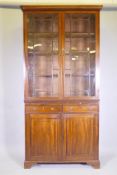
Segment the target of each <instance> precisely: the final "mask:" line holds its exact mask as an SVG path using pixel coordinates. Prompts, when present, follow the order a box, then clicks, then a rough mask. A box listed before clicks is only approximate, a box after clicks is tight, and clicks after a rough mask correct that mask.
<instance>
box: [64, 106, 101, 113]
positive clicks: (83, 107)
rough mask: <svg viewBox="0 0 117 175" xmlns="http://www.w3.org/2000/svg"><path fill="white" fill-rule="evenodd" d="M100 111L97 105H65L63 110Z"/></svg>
mask: <svg viewBox="0 0 117 175" xmlns="http://www.w3.org/2000/svg"><path fill="white" fill-rule="evenodd" d="M91 111H93V112H98V106H97V105H64V106H63V112H91Z"/></svg>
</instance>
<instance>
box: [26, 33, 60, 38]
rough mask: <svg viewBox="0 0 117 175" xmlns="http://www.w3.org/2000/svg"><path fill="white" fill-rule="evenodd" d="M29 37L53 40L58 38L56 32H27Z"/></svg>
mask: <svg viewBox="0 0 117 175" xmlns="http://www.w3.org/2000/svg"><path fill="white" fill-rule="evenodd" d="M28 36H29V37H34V36H36V37H39V38H55V37H58V33H57V32H29V33H28Z"/></svg>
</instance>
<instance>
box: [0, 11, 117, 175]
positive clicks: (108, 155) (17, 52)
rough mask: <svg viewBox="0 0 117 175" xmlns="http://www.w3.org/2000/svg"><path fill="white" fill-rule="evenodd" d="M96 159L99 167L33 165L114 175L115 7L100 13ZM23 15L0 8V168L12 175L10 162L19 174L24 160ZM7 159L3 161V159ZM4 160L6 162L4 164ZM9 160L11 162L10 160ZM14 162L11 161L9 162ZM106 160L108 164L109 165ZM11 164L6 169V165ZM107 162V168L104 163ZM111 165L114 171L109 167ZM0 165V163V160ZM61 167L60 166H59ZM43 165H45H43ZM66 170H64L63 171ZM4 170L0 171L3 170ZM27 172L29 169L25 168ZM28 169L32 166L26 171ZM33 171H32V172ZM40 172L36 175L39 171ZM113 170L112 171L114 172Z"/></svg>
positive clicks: (116, 139) (116, 138) (116, 134)
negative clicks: (98, 151) (98, 123)
mask: <svg viewBox="0 0 117 175" xmlns="http://www.w3.org/2000/svg"><path fill="white" fill-rule="evenodd" d="M100 19H101V21H100V43H101V47H100V158H101V159H102V169H101V170H99V171H94V170H92V168H91V167H90V168H89V169H87V168H84V167H83V168H84V169H83V170H82V167H80V169H77V166H75V165H73V166H69V168H68V166H67V165H64V166H58V165H54V166H52V165H48V166H47V167H48V168H47V167H46V170H47V172H46V171H45V169H43V166H42V168H39V169H38V167H36V169H38V171H39V172H41V173H43V174H46V173H47V174H49V173H50V174H54V173H55V174H56V168H58V170H60V171H58V172H59V174H60V173H62V172H64V171H65V173H67V174H70V173H71V172H73V171H74V174H75V172H76V173H81V174H87V172H89V174H90V171H89V170H91V174H101V175H102V174H104V175H105V173H104V170H105V169H106V170H105V171H107V172H110V173H109V175H115V174H116V172H117V168H116V165H117V160H116V163H114V162H113V163H112V162H111V161H112V159H113V160H114V157H115V155H116V153H117V10H116V9H115V10H112V9H111V10H102V11H101V16H100ZM23 66H24V65H23V14H22V11H21V10H20V9H18V8H17V9H15V8H14V9H12V8H11V9H10V8H0V152H1V155H2V154H3V153H5V154H6V155H8V156H6V157H7V158H4V159H2V158H1V156H0V158H1V159H2V160H1V162H3V163H4V165H3V166H2V168H0V174H1V175H2V174H4V175H5V172H6V173H8V174H10V173H11V172H12V173H11V174H12V175H13V172H14V168H13V166H14V164H15V165H16V166H15V167H16V169H18V170H19V172H20V171H21V172H20V174H21V173H22V174H23V173H24V174H25V171H26V172H27V171H28V170H25V171H24V170H23V161H24V97H23V95H24V93H23ZM6 160H7V161H6ZM7 162H8V163H7ZM11 162H12V163H11ZM13 162H14V163H13ZM109 162H110V164H109ZM8 164H10V165H11V167H9V168H10V169H8V172H7V168H6V167H7V165H8ZM108 164H109V165H110V168H108V167H106V165H108ZM111 164H112V166H113V165H115V168H116V171H114V169H113V168H111V167H112V166H111ZM0 166H1V163H0ZM61 167H62V169H61ZM44 168H45V167H44ZM67 170H68V171H67ZM1 172H2V173H1ZM3 172H4V173H3ZM28 172H29V171H28ZM30 172H32V169H31V170H30ZM34 173H36V172H34ZM41 173H40V174H41ZM114 173H115V174H114Z"/></svg>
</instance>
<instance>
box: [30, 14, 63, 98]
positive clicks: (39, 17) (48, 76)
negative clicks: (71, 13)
mask: <svg viewBox="0 0 117 175" xmlns="http://www.w3.org/2000/svg"><path fill="white" fill-rule="evenodd" d="M28 63H29V69H28V70H29V73H28V75H29V77H28V79H29V94H30V96H33V97H38V96H40V97H46V96H59V89H60V88H59V78H60V77H59V75H60V68H59V63H58V15H56V14H36V15H29V21H28Z"/></svg>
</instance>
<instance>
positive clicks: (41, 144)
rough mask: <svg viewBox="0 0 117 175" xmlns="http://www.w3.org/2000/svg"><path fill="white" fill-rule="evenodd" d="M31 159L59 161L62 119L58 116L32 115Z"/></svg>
mask: <svg viewBox="0 0 117 175" xmlns="http://www.w3.org/2000/svg"><path fill="white" fill-rule="evenodd" d="M30 138H31V159H32V160H38V161H39V160H40V161H54V160H59V156H60V149H61V144H60V138H61V131H60V119H59V115H58V114H30Z"/></svg>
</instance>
